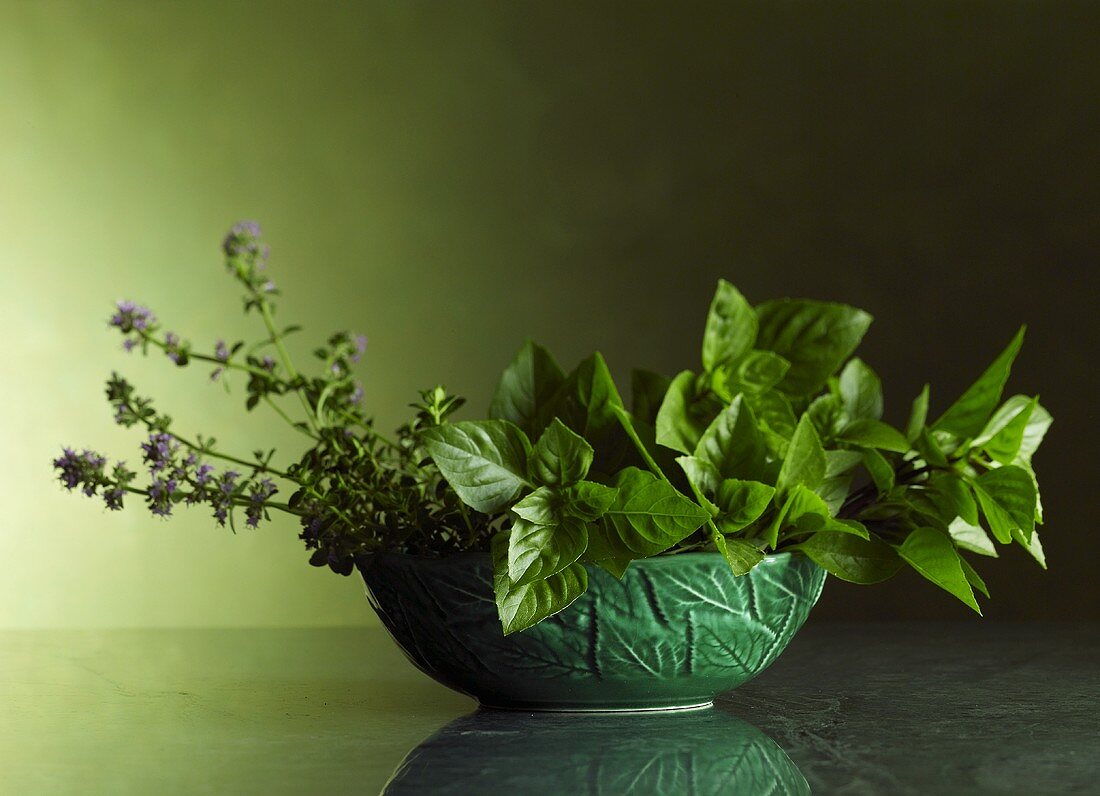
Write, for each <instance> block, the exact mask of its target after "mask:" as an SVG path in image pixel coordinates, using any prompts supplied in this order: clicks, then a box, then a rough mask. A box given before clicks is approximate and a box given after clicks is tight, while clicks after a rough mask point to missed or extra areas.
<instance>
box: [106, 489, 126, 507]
mask: <svg viewBox="0 0 1100 796" xmlns="http://www.w3.org/2000/svg"><path fill="white" fill-rule="evenodd" d="M123 494H124V492H123V491H122V490H121V489H118V488H117V487H116V488H115V489H108V490H105V491H104V492H103V502H104V503H106V504H107V508H108V509H110V510H111V511H119V510H121V509H122V496H123Z"/></svg>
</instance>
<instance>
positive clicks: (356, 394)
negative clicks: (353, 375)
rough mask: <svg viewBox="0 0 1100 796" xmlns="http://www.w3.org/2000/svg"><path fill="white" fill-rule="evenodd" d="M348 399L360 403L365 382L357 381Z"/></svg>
mask: <svg viewBox="0 0 1100 796" xmlns="http://www.w3.org/2000/svg"><path fill="white" fill-rule="evenodd" d="M348 400H349V401H351V402H352V403H353V404H357V403H360V402H361V401H362V400H363V384H362V383H361V382H358V381H357V382H355V389H354V390H352V391H351V395H350V396H348Z"/></svg>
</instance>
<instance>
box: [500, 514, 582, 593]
mask: <svg viewBox="0 0 1100 796" xmlns="http://www.w3.org/2000/svg"><path fill="white" fill-rule="evenodd" d="M586 547H588V529H587V527H586V526H585V524H584V521H583V520H579V519H577V518H576V517H571V516H568V515H567V516H563V517H560V518H558V519H557V520H554V521H552V524H550V525H539V524H536V523H533V522H528V521H527V520H524V519H517V520H515V522H513V523H512V530H511V532H510V533H509V534H508V578H509V579H510V580H511V582H512V584H513V585H514V586H525V585H527V584H529V583H534V582H535V581H539V580H545V579H546V578H548V577H550V576H551V575H554V574H557V573H558V572H561V571H562V570H563V569H565V568H566V567H568V566H569V565H570V564H572V563H573V562H574V561H576V560H577V559H579V558H580V557H581V555H582V554H583V553H584V550H585V548H586Z"/></svg>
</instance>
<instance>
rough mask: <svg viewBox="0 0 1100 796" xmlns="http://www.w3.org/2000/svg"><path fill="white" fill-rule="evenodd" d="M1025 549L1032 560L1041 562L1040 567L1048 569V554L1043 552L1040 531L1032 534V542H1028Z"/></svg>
mask: <svg viewBox="0 0 1100 796" xmlns="http://www.w3.org/2000/svg"><path fill="white" fill-rule="evenodd" d="M1025 549H1026V550H1027V552H1028V553H1029V554H1030V555H1031V557H1032V558H1034V559H1035V560H1036V561H1038V562H1039V566H1041V567H1042V568H1043V569H1046V568H1047V557H1046V554H1045V553H1044V552H1043V545H1042V543H1041V542H1040V541H1039V532H1038V531H1035V532H1033V533H1032V534H1031V541H1030V542H1028V544H1027V545H1026V547H1025Z"/></svg>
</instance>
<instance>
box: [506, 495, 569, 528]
mask: <svg viewBox="0 0 1100 796" xmlns="http://www.w3.org/2000/svg"><path fill="white" fill-rule="evenodd" d="M560 504H561V500H560V499H559V497H558V495H557V494H556V493H555V492H554V490H552V489H550V488H549V487H545V486H540V487H539V488H538V489H536V490H535V491H534V492H532V493H531V494H529V495H527V496H526V497H525V498H523V500H521V501H519V502H518V503H516V504H515V505H514V506H512V512H513V513H515V514H516V515H517V516H518V517H522V518H523V519H525V520H527V522H529V523H530V522H533V523H535V524H537V525H550V524H551V523H553V522H555V521H556V520H557V517H558V515H559V514H560V513H561V512H560V510H559V509H560V507H561V505H560Z"/></svg>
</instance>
